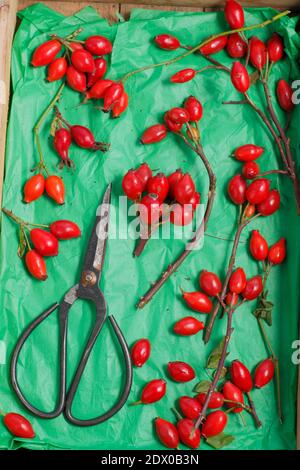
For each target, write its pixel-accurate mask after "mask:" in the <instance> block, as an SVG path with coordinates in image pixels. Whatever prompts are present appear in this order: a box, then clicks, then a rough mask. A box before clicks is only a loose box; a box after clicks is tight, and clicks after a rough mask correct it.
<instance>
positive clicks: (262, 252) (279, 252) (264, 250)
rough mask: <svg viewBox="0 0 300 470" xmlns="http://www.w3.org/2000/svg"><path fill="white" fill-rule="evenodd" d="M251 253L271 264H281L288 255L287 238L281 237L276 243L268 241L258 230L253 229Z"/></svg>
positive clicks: (257, 259)
mask: <svg viewBox="0 0 300 470" xmlns="http://www.w3.org/2000/svg"><path fill="white" fill-rule="evenodd" d="M249 249H250V253H251V255H252V256H253V258H254V259H255V260H256V261H262V262H265V263H266V262H267V263H269V264H270V265H277V264H281V263H282V262H283V261H284V260H285V257H286V240H285V238H280V239H279V240H278V241H277V242H276V243H274V245H272V246H270V247H269V246H268V242H267V241H266V239H265V238H264V237H263V236H262V235H261V233H260V232H259V231H258V230H253V231H252V234H251V237H250V244H249Z"/></svg>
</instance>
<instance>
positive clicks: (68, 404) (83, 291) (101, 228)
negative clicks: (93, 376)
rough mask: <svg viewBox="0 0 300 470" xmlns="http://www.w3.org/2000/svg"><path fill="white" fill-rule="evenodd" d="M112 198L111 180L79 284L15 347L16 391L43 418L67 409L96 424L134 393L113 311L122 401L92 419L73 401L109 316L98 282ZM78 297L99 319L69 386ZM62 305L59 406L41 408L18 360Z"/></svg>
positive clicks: (87, 423)
mask: <svg viewBox="0 0 300 470" xmlns="http://www.w3.org/2000/svg"><path fill="white" fill-rule="evenodd" d="M110 198H111V184H109V185H108V187H107V189H106V191H105V194H104V196H103V199H102V202H101V203H100V206H99V208H98V211H97V215H96V222H95V225H94V228H93V231H92V234H91V237H90V241H89V244H88V246H87V250H86V253H85V258H84V262H83V269H82V274H81V279H80V281H79V283H78V284H76V285H75V286H73V287H72V288H71V289H70V290H69V291H68V292H67V293H66V294H65V296H64V299H63V301H62V302H61V303H60V304H58V303H55V304H53V305H52V306H51V307H50V308H49V309H48V310H46V311H44V312H43V313H42V314H41V315H40V316H38V317H37V318H36V319H35V320H34V321H33V322H32V323H31V324H30V325H29V326H28V328H26V330H25V331H24V332H23V334H22V335H21V336H20V338H19V340H18V342H17V344H16V346H15V349H14V351H13V354H12V361H11V367H10V376H11V382H12V386H13V389H14V391H15V392H16V394H17V396H18V398H19V400H20V401H21V403H22V404H23V405H24V406H25V408H27V410H29V411H30V412H31V413H32V414H34V415H35V416H38V417H39V418H45V419H52V418H56V417H57V416H59V415H60V414H61V413H64V416H65V418H66V420H67V421H69V422H70V423H72V424H74V425H76V426H94V425H96V424H99V423H102V422H104V421H106V420H108V419H109V418H111V417H112V416H113V415H115V414H116V413H117V412H118V411H119V410H120V409H121V408H122V407H123V405H124V404H125V402H126V400H127V398H128V395H129V393H130V389H131V384H132V364H131V359H130V352H129V349H128V345H127V343H126V340H125V338H124V336H123V334H122V332H121V330H120V328H119V326H118V324H117V322H116V320H115V318H114V317H113V315H110V316H109V317H108V318H109V320H110V324H111V326H112V329H113V331H114V333H115V335H116V337H117V339H118V341H119V344H120V346H121V349H122V353H123V356H124V360H125V369H126V378H125V384H124V388H123V391H122V393H121V395H120V398H119V400H118V402H117V403H116V404H115V405H114V406H113V407H112V408H111V409H110V410H109V411H107V412H105V413H104V414H102V415H100V416H97V417H96V418H91V419H85V420H84V419H79V418H76V417H74V416H73V414H72V403H73V400H74V397H75V395H76V392H77V389H78V386H79V383H80V379H81V377H82V374H83V372H84V369H85V367H86V364H87V362H88V359H89V356H90V354H91V351H92V349H93V347H94V344H95V342H96V340H97V338H98V336H99V333H100V332H101V329H102V327H103V324H104V322H105V320H106V315H107V306H106V302H105V298H104V295H103V293H102V291H101V290H100V288H99V286H98V284H99V281H100V277H101V273H102V268H103V264H104V258H105V251H106V240H107V237H108V228H109V213H110ZM77 299H83V300H87V301H91V302H92V303H94V305H95V307H96V318H95V323H94V326H93V328H92V331H91V333H90V336H89V338H88V340H87V343H86V346H85V349H84V351H83V353H82V356H81V358H80V361H79V364H78V366H77V370H76V372H75V374H74V377H73V380H72V382H71V384H70V386H69V389H68V390H66V371H67V327H68V313H69V310H70V308H71V307H72V305H73V304H74V302H75V301H76V300H77ZM57 307H59V327H60V332H59V343H60V344H59V356H60V357H59V366H60V370H59V383H60V385H59V395H58V403H57V405H56V408H55V409H54V410H53V411H51V412H45V411H41V410H39V409H38V408H36V407H35V406H33V405H32V404H31V403H29V401H27V399H26V398H25V396H24V395H23V393H22V391H21V388H20V386H19V383H18V379H17V363H18V358H19V355H20V352H21V350H22V347H23V346H24V344H25V342H26V340H27V339H28V337H29V336H30V335H31V333H32V332H33V331H34V330H35V328H36V327H37V326H39V325H40V324H41V323H42V322H43V321H44V320H45V319H46V318H47V317H48V316H49V315H50V314H51V313H52V312H53V311H54V310H56V308H57Z"/></svg>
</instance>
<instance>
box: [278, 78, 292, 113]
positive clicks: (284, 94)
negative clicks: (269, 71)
mask: <svg viewBox="0 0 300 470" xmlns="http://www.w3.org/2000/svg"><path fill="white" fill-rule="evenodd" d="M276 93H277V99H278V103H279V105H280V107H281V108H282V109H283V110H284V111H286V112H287V113H290V112H291V111H293V109H294V106H295V105H294V103H293V89H292V87H291V86H290V84H289V83H288V82H286V81H285V80H283V79H281V80H279V82H278V83H277V88H276Z"/></svg>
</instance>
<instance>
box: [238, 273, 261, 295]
mask: <svg viewBox="0 0 300 470" xmlns="http://www.w3.org/2000/svg"><path fill="white" fill-rule="evenodd" d="M262 291H263V283H262V278H261V276H253V277H251V278H250V279H248V280H247V283H246V287H245V289H244V290H243V292H242V296H243V297H244V299H246V300H254V299H256V298H257V297H258V296H259V295H260V294H261V293H262Z"/></svg>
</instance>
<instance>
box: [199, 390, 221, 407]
mask: <svg viewBox="0 0 300 470" xmlns="http://www.w3.org/2000/svg"><path fill="white" fill-rule="evenodd" d="M206 397H207V393H205V392H201V393H198V395H197V397H196V398H197V400H198V401H199V403H200V404H201V405H204V403H205V400H206ZM223 404H224V397H223V395H222V393H220V392H213V393H212V394H211V397H210V399H209V402H208V406H207V408H210V409H213V408H221V407H222V406H223Z"/></svg>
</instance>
